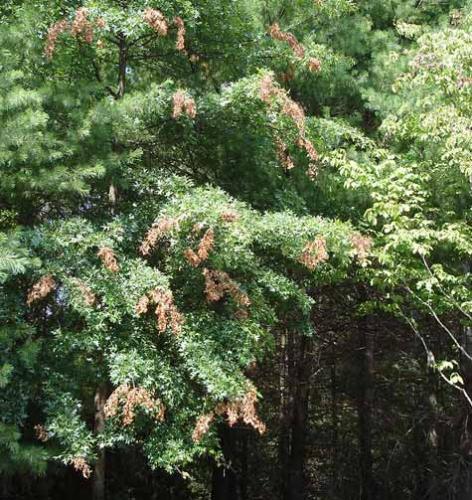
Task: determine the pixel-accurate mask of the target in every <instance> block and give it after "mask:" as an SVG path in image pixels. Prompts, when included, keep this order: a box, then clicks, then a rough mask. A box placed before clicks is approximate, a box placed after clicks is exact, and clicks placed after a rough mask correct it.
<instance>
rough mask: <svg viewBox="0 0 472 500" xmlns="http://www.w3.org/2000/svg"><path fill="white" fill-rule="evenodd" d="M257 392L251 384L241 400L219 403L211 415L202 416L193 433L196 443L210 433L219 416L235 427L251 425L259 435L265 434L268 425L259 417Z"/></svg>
mask: <svg viewBox="0 0 472 500" xmlns="http://www.w3.org/2000/svg"><path fill="white" fill-rule="evenodd" d="M256 404H257V392H256V389H255V387H254V386H253V385H252V384H251V386H250V388H249V390H248V391H247V392H246V394H244V396H243V397H241V398H236V399H234V400H233V401H228V402H224V403H219V404H218V405H216V407H215V409H214V410H213V411H211V412H210V413H206V414H204V415H201V416H200V417H199V418H198V420H197V423H196V425H195V428H194V430H193V433H192V439H193V441H194V442H195V443H199V442H200V441H201V440H202V438H203V436H204V435H205V434H206V433H207V432H208V431H209V429H210V425H211V424H212V422H213V421H214V420H215V418H216V417H217V416H222V417H224V418H226V421H227V422H228V425H229V426H230V427H233V426H234V425H236V424H237V423H238V422H239V421H242V422H244V423H245V424H246V425H250V426H251V427H252V428H253V429H255V430H256V431H257V432H259V434H264V432H265V431H266V425H265V424H264V422H262V421H261V419H260V418H259V416H258V415H257V410H256Z"/></svg>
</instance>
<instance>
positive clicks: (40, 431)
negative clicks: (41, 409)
mask: <svg viewBox="0 0 472 500" xmlns="http://www.w3.org/2000/svg"><path fill="white" fill-rule="evenodd" d="M34 431H35V432H36V438H37V439H39V441H42V442H43V443H45V442H46V441H48V440H49V434H48V431H47V430H46V428H45V427H44V425H41V424H37V425H35V426H34Z"/></svg>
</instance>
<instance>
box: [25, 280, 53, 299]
mask: <svg viewBox="0 0 472 500" xmlns="http://www.w3.org/2000/svg"><path fill="white" fill-rule="evenodd" d="M55 288H56V282H55V281H54V278H53V277H52V276H51V275H50V274H48V275H46V276H43V277H42V278H41V279H40V280H39V281H38V282H37V283H35V284H34V285H33V286H32V287H31V288H30V290H29V291H28V296H27V298H26V303H27V304H28V305H29V306H30V305H31V304H33V302H36V301H37V300H41V299H44V298H45V297H47V296H48V295H49V294H50V293H51V292H52V291H53V290H54V289H55Z"/></svg>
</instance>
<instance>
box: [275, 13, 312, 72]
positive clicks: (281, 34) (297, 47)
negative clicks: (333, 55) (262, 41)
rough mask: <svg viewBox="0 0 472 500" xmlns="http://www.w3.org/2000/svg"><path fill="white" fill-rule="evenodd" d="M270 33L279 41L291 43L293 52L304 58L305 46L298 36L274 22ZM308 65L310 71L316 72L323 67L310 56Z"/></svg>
mask: <svg viewBox="0 0 472 500" xmlns="http://www.w3.org/2000/svg"><path fill="white" fill-rule="evenodd" d="M269 35H270V36H271V37H272V38H273V39H274V40H278V41H279V42H285V43H288V45H290V48H291V49H292V51H293V53H294V54H295V56H296V57H297V58H298V59H304V57H305V47H304V46H303V45H302V44H301V43H300V42H299V41H298V40H297V37H296V36H295V35H294V34H293V33H290V32H288V31H282V30H281V29H280V26H279V24H278V23H274V24H272V25H271V26H270V27H269ZM307 67H308V69H309V70H310V71H312V72H315V71H319V70H320V69H321V63H320V61H319V60H318V59H316V58H315V57H310V58H309V59H308V62H307Z"/></svg>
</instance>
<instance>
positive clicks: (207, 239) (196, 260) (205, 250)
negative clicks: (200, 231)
mask: <svg viewBox="0 0 472 500" xmlns="http://www.w3.org/2000/svg"><path fill="white" fill-rule="evenodd" d="M214 244H215V233H214V231H213V229H211V228H209V229H207V230H206V231H205V234H204V235H203V237H202V239H201V240H200V243H199V244H198V249H197V252H194V251H193V250H192V249H191V248H187V250H185V252H184V255H185V258H186V259H187V262H188V263H189V264H190V265H191V266H193V267H198V266H199V265H200V264H201V263H202V262H204V261H205V260H207V259H208V256H209V254H210V252H211V251H212V249H213V246H214Z"/></svg>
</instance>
